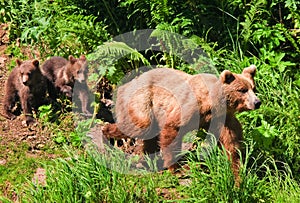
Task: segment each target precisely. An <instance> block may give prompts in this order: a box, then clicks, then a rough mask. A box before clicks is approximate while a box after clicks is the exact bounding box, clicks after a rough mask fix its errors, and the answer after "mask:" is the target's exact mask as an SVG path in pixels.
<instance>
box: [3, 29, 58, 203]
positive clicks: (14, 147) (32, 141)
mask: <svg viewBox="0 0 300 203" xmlns="http://www.w3.org/2000/svg"><path fill="white" fill-rule="evenodd" d="M8 43H9V37H8V33H7V26H6V25H5V24H1V25H0V112H1V113H0V166H3V167H6V166H7V167H8V166H9V165H10V162H11V160H13V159H15V155H16V152H18V151H20V150H22V149H20V148H21V146H24V144H26V145H27V146H28V148H27V152H26V156H28V157H37V156H41V155H42V156H46V157H49V158H51V157H53V155H51V154H45V152H44V151H42V150H40V148H41V147H42V146H45V144H46V143H48V142H49V141H51V140H50V137H49V134H47V135H44V134H43V133H42V131H41V129H40V127H38V126H35V127H32V128H28V127H26V126H24V125H22V121H23V117H22V116H18V117H17V118H16V119H15V120H8V119H6V118H5V117H3V116H2V111H3V98H4V95H5V83H6V80H7V78H8V75H9V72H10V71H9V70H8V64H10V62H11V60H15V59H13V56H10V55H8V54H6V53H5V51H6V49H7V48H8V45H7V44H8ZM22 52H23V54H24V55H26V56H27V57H28V58H29V59H32V58H33V56H32V54H31V51H30V50H29V49H26V48H24V49H22ZM39 171H41V170H40V169H37V172H39ZM0 176H1V174H0ZM5 185H6V186H4V187H3V186H2V187H1V188H0V190H2V191H0V194H1V193H2V194H3V195H4V196H7V197H10V198H11V199H12V200H13V201H16V200H17V199H16V198H17V197H16V195H14V194H12V192H11V191H12V188H11V187H12V186H11V183H10V181H9V180H7V181H6V182H5Z"/></svg>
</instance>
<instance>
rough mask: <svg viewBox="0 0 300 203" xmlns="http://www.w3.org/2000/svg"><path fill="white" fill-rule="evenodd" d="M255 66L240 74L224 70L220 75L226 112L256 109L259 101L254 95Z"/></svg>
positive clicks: (259, 103)
mask: <svg viewBox="0 0 300 203" xmlns="http://www.w3.org/2000/svg"><path fill="white" fill-rule="evenodd" d="M255 72H256V66H255V65H251V66H249V67H247V68H245V69H244V70H243V72H242V74H235V73H232V72H230V71H229V70H224V71H223V72H222V73H221V75H220V81H221V83H222V87H223V91H224V94H225V96H226V101H227V111H229V112H236V111H237V112H242V111H249V110H254V109H258V108H259V107H260V105H261V101H260V100H259V99H258V97H257V96H256V95H255V93H254V91H255V83H254V76H255Z"/></svg>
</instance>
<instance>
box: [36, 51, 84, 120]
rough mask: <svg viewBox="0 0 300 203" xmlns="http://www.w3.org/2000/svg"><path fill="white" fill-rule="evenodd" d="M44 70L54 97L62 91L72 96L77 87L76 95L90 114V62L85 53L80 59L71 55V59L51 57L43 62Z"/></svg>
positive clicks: (50, 92) (51, 95) (82, 108)
mask: <svg viewBox="0 0 300 203" xmlns="http://www.w3.org/2000/svg"><path fill="white" fill-rule="evenodd" d="M42 71H43V74H44V75H45V76H46V77H47V79H48V83H49V84H48V86H49V95H50V97H51V98H52V99H56V98H57V97H58V96H59V94H60V93H63V94H65V95H66V96H67V97H68V98H71V97H72V94H73V91H74V89H76V92H74V95H76V96H78V97H79V100H80V103H81V110H82V112H83V113H85V114H89V115H90V112H89V111H88V86H87V83H86V79H87V72H88V64H87V60H86V57H85V56H84V55H81V56H80V58H78V59H77V58H74V57H73V56H72V55H70V56H69V60H67V59H65V58H63V57H59V56H54V57H51V58H50V59H48V60H46V61H45V62H44V63H43V64H42ZM74 85H76V88H74Z"/></svg>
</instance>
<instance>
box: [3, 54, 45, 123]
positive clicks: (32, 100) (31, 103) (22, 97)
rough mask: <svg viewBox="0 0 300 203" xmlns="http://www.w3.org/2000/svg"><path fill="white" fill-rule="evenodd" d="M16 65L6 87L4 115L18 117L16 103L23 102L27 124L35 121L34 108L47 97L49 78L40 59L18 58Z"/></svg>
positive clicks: (11, 117) (9, 117)
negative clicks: (47, 78) (44, 73)
mask: <svg viewBox="0 0 300 203" xmlns="http://www.w3.org/2000/svg"><path fill="white" fill-rule="evenodd" d="M16 63H17V65H16V67H15V68H14V69H13V70H12V71H11V73H10V75H9V77H8V79H7V81H6V88H5V96H4V101H3V104H4V105H3V108H4V116H5V117H6V118H8V119H11V120H12V119H15V118H16V114H17V112H16V108H15V106H16V104H17V102H20V103H21V108H22V110H23V113H24V115H25V121H26V125H31V124H33V123H34V118H33V116H32V110H33V109H34V110H37V108H38V107H39V106H41V105H42V104H43V101H44V100H43V99H41V98H46V92H47V80H46V78H45V77H44V76H43V75H42V73H41V70H40V67H39V61H38V60H27V61H21V60H19V59H17V60H16Z"/></svg>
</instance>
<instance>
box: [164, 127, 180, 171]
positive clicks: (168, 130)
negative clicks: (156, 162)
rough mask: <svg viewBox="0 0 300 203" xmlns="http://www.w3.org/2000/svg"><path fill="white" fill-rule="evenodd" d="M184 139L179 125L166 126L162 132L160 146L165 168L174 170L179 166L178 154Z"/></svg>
mask: <svg viewBox="0 0 300 203" xmlns="http://www.w3.org/2000/svg"><path fill="white" fill-rule="evenodd" d="M181 143H182V140H181V138H180V136H179V135H178V128H177V127H165V128H163V129H162V130H161V132H160V140H159V144H160V148H161V150H162V156H163V161H164V168H168V169H169V170H170V171H174V170H175V169H176V167H177V164H176V161H177V158H178V157H177V156H178V154H179V153H180V152H181Z"/></svg>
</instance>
